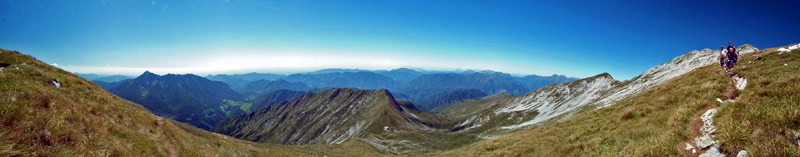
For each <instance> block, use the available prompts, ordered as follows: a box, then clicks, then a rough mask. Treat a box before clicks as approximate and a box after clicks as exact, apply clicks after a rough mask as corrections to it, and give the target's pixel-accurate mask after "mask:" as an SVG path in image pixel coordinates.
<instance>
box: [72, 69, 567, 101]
mask: <svg viewBox="0 0 800 157" xmlns="http://www.w3.org/2000/svg"><path fill="white" fill-rule="evenodd" d="M85 76H86V77H90V78H100V77H101V75H95V74H85ZM106 77H110V76H106ZM113 78H116V79H103V80H96V81H94V82H95V83H97V84H98V85H100V86H101V87H103V88H104V89H107V90H112V89H113V88H116V87H117V86H118V85H120V84H122V83H123V82H125V80H124V79H126V77H123V76H121V75H120V76H114V77H113ZM205 78H207V79H209V80H216V81H222V82H224V83H226V84H227V85H228V86H230V88H231V89H234V90H235V91H236V92H239V93H240V94H242V95H243V96H245V97H248V100H252V99H253V98H256V97H259V96H262V95H265V94H268V93H270V92H272V91H275V90H280V89H288V90H292V91H311V92H321V91H326V90H330V89H334V88H356V89H388V90H390V91H394V94H395V97H397V98H398V99H402V100H406V101H411V102H414V103H415V104H416V105H418V106H417V107H418V108H420V109H422V110H430V109H433V108H435V107H436V106H437V105H441V103H442V102H448V103H449V102H458V101H461V100H463V99H465V98H467V97H458V96H455V95H452V94H451V95H450V96H454V97H451V98H446V97H444V96H443V95H442V93H447V92H450V93H453V92H458V91H457V90H460V89H478V90H480V91H481V92H483V93H485V94H486V95H492V94H496V93H500V92H503V91H505V92H508V93H511V94H512V95H514V96H519V95H521V94H524V93H527V92H528V91H530V90H534V89H538V88H541V87H544V86H546V85H550V84H555V83H564V82H569V81H573V80H575V78H569V77H566V76H563V75H552V76H537V75H528V76H524V77H514V76H511V75H510V74H507V73H500V72H495V71H489V70H484V71H474V70H464V71H423V70H414V69H410V68H398V69H392V70H374V71H371V70H361V69H322V70H318V71H314V72H309V73H297V74H292V75H288V76H286V75H279V74H269V73H247V74H234V75H226V74H219V75H208V76H206V77H205ZM114 80H118V81H114ZM110 81H113V82H110ZM462 92H463V91H462ZM462 96H463V95H462ZM434 97H435V98H434ZM462 98H463V99H462ZM470 98H471V97H470ZM436 99H438V100H447V101H438V100H436ZM250 102H252V101H250ZM432 102H438V103H432Z"/></svg>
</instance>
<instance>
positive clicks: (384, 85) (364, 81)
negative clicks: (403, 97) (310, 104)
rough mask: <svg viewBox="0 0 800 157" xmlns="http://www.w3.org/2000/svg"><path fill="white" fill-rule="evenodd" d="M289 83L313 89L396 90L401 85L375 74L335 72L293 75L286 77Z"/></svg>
mask: <svg viewBox="0 0 800 157" xmlns="http://www.w3.org/2000/svg"><path fill="white" fill-rule="evenodd" d="M283 79H285V80H286V81H289V82H302V83H305V84H306V85H308V86H309V87H311V88H329V87H333V88H358V89H394V88H396V87H399V86H400V83H398V82H397V81H394V80H393V79H392V78H389V77H386V76H383V75H379V74H375V73H373V72H335V73H321V74H292V75H289V76H286V77H284V78H283Z"/></svg>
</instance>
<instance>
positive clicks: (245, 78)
mask: <svg viewBox="0 0 800 157" xmlns="http://www.w3.org/2000/svg"><path fill="white" fill-rule="evenodd" d="M285 76H286V75H279V74H269V73H255V72H253V73H247V74H233V75H228V74H218V75H208V76H206V78H207V79H209V80H212V81H222V82H225V84H228V86H230V87H231V88H232V89H241V88H244V86H245V84H247V83H249V82H252V81H257V80H267V81H271V80H276V79H279V78H282V77H285Z"/></svg>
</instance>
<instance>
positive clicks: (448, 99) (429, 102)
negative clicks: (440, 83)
mask: <svg viewBox="0 0 800 157" xmlns="http://www.w3.org/2000/svg"><path fill="white" fill-rule="evenodd" d="M485 96H486V93H483V92H481V90H479V89H456V90H452V91H446V92H442V93H438V94H435V95H432V96H429V97H427V98H425V99H422V100H420V101H419V104H418V105H417V108H419V109H420V110H422V111H430V110H432V109H433V108H435V107H438V106H439V105H447V104H453V103H457V102H461V101H463V100H467V99H475V98H480V97H485Z"/></svg>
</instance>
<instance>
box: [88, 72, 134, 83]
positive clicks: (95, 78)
mask: <svg viewBox="0 0 800 157" xmlns="http://www.w3.org/2000/svg"><path fill="white" fill-rule="evenodd" d="M75 75H78V76H80V77H83V78H84V79H86V80H90V81H92V82H95V81H103V82H118V81H122V80H127V79H132V78H133V77H131V76H125V75H98V74H81V73H75Z"/></svg>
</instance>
